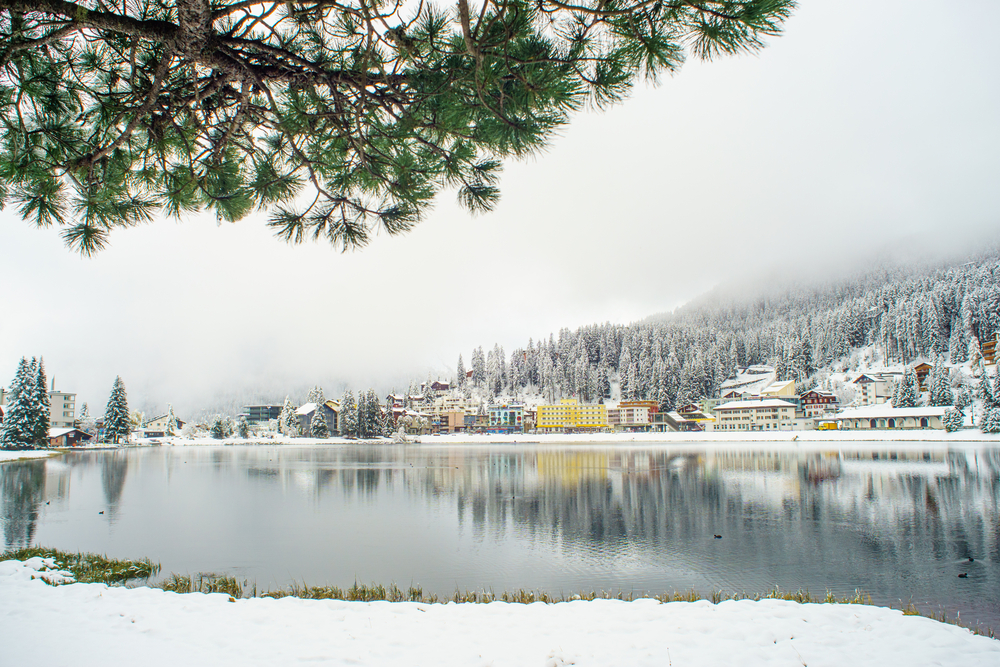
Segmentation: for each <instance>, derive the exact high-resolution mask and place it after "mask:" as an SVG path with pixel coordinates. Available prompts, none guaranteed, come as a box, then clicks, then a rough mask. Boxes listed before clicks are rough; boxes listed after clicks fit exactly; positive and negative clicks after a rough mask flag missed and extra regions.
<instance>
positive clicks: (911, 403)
mask: <svg viewBox="0 0 1000 667" xmlns="http://www.w3.org/2000/svg"><path fill="white" fill-rule="evenodd" d="M897 401H898V403H897V402H896V401H893V404H892V407H894V408H915V407H917V403H919V402H920V381H919V380H917V373H916V371H914V370H913V367H912V366H907V367H906V369H905V370H903V379H902V380H901V381H900V383H899V387H898V391H897Z"/></svg>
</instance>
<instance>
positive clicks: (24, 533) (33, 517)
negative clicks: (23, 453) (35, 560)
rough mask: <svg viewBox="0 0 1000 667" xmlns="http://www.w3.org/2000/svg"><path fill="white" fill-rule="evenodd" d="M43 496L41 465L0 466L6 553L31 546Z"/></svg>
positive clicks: (43, 466)
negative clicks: (8, 550)
mask: <svg viewBox="0 0 1000 667" xmlns="http://www.w3.org/2000/svg"><path fill="white" fill-rule="evenodd" d="M44 495H45V462H44V461H17V462H14V463H5V464H3V465H2V466H0V506H2V511H3V516H2V518H3V538H4V545H5V547H6V548H7V549H18V548H23V547H27V546H31V544H32V542H33V540H34V536H35V526H36V524H37V521H38V510H39V507H40V506H41V504H42V498H43V496H44Z"/></svg>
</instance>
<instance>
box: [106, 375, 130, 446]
mask: <svg viewBox="0 0 1000 667" xmlns="http://www.w3.org/2000/svg"><path fill="white" fill-rule="evenodd" d="M131 432H132V422H131V420H130V418H129V411H128V396H127V395H126V394H125V383H124V382H122V379H121V377H116V378H115V384H114V386H113V387H112V388H111V396H110V397H109V398H108V405H107V407H106V408H105V410H104V441H105V442H113V443H115V444H118V443H120V442H121V441H122V439H123V438H126V439H127V438H128V435H129V433H131Z"/></svg>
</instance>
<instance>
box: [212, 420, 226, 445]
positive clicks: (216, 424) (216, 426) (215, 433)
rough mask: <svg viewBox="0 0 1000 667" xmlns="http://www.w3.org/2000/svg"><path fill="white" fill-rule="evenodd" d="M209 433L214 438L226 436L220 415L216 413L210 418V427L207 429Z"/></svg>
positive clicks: (221, 438)
mask: <svg viewBox="0 0 1000 667" xmlns="http://www.w3.org/2000/svg"><path fill="white" fill-rule="evenodd" d="M209 434H210V435H211V436H212V437H213V438H215V439H216V440H223V439H224V438H225V437H226V427H225V426H224V425H223V423H222V417H221V416H219V415H216V416H215V418H214V419H213V420H212V427H211V428H210V429H209Z"/></svg>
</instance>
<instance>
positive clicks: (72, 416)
mask: <svg viewBox="0 0 1000 667" xmlns="http://www.w3.org/2000/svg"><path fill="white" fill-rule="evenodd" d="M55 383H56V381H55V378H53V379H52V391H50V392H49V425H50V426H51V427H52V428H73V427H74V426H76V394H70V393H67V392H65V391H56V390H55Z"/></svg>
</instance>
